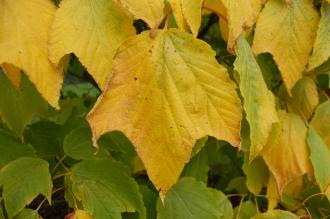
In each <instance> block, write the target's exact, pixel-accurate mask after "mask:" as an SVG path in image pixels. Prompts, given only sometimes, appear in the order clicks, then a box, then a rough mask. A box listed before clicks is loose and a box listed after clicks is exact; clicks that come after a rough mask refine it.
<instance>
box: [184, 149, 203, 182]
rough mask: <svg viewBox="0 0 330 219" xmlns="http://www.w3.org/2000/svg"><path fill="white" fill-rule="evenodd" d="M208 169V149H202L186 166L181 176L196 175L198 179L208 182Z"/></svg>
mask: <svg viewBox="0 0 330 219" xmlns="http://www.w3.org/2000/svg"><path fill="white" fill-rule="evenodd" d="M208 171H209V161H208V156H207V151H206V150H205V149H202V150H201V151H200V152H199V153H198V154H197V155H195V156H194V157H193V158H192V159H191V160H190V162H189V163H188V164H187V165H186V166H185V168H184V169H183V172H182V174H181V176H184V177H194V178H195V179H196V180H197V181H201V182H204V183H207V177H208Z"/></svg>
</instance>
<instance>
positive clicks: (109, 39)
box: [49, 0, 135, 89]
mask: <svg viewBox="0 0 330 219" xmlns="http://www.w3.org/2000/svg"><path fill="white" fill-rule="evenodd" d="M134 34H135V30H134V27H133V19H132V18H131V17H129V16H128V15H127V14H126V13H125V12H124V10H123V9H121V8H120V7H119V6H118V5H117V4H116V3H114V2H113V1H112V0H97V1H96V0H63V1H62V2H61V4H60V8H59V9H58V10H57V12H56V16H55V20H54V23H53V26H52V30H51V33H50V43H49V51H50V60H51V61H52V62H53V63H60V60H61V58H62V57H63V56H64V55H66V54H69V53H71V52H73V53H75V54H76V55H77V56H78V58H79V60H80V61H81V63H82V64H83V65H84V66H85V67H86V68H87V70H88V72H89V73H90V74H91V75H92V76H93V78H94V79H95V81H96V82H97V84H98V85H99V87H100V88H101V89H103V88H104V86H105V84H106V83H107V81H108V79H109V77H110V73H111V67H112V59H113V56H114V55H115V52H116V50H117V49H118V47H119V46H120V44H121V43H122V42H123V41H124V40H125V39H127V38H128V37H129V36H132V35H134Z"/></svg>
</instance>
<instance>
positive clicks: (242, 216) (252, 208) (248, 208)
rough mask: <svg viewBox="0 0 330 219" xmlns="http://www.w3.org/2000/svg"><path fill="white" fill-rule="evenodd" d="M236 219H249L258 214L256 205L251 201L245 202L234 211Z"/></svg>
mask: <svg viewBox="0 0 330 219" xmlns="http://www.w3.org/2000/svg"><path fill="white" fill-rule="evenodd" d="M234 213H235V216H234V218H236V219H250V218H252V217H253V216H254V215H256V214H257V213H258V209H257V207H256V205H255V204H254V203H253V202H251V201H246V202H243V203H242V204H241V206H237V207H236V208H235V209H234Z"/></svg>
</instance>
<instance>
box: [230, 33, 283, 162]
mask: <svg viewBox="0 0 330 219" xmlns="http://www.w3.org/2000/svg"><path fill="white" fill-rule="evenodd" d="M236 54H237V57H236V61H235V63H234V66H235V70H236V71H237V72H238V73H239V77H240V79H239V80H240V82H239V87H240V90H241V94H242V96H243V98H244V110H245V112H246V118H247V121H248V122H249V124H250V140H251V146H250V160H253V159H254V158H255V157H256V156H257V155H258V154H259V153H260V152H261V151H262V149H263V147H264V146H265V145H266V142H267V140H268V136H269V134H270V132H271V129H272V124H273V123H276V122H278V117H277V113H276V110H275V100H274V96H273V94H272V92H271V91H269V90H268V88H267V85H266V83H265V81H264V79H263V76H262V73H261V70H260V68H259V66H258V63H257V61H256V60H255V58H254V56H253V53H252V51H251V48H250V46H249V44H248V43H247V41H246V40H245V39H244V37H243V36H241V37H240V38H239V39H238V42H237V46H236Z"/></svg>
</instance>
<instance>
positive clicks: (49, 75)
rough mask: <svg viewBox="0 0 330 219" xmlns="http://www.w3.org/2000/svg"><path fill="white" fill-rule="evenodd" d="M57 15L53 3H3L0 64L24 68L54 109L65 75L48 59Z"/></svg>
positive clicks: (1, 0)
mask: <svg viewBox="0 0 330 219" xmlns="http://www.w3.org/2000/svg"><path fill="white" fill-rule="evenodd" d="M55 12H56V8H55V5H54V4H53V3H52V1H50V0H29V1H25V0H15V1H12V0H0V14H1V16H0V64H4V63H7V64H12V65H14V66H15V67H17V68H19V69H22V70H23V71H24V72H25V73H26V74H27V75H28V76H29V79H30V80H31V81H32V82H33V83H34V84H35V86H36V88H37V89H38V91H39V92H40V93H41V95H42V96H43V97H44V98H45V99H46V100H47V101H48V102H49V103H50V104H51V105H52V106H54V107H58V99H59V96H60V89H61V86H62V81H63V76H62V73H61V71H60V69H55V68H54V67H53V65H52V64H51V63H50V62H49V60H48V49H47V42H48V32H49V29H50V26H51V23H52V21H53V18H54V15H55Z"/></svg>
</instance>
